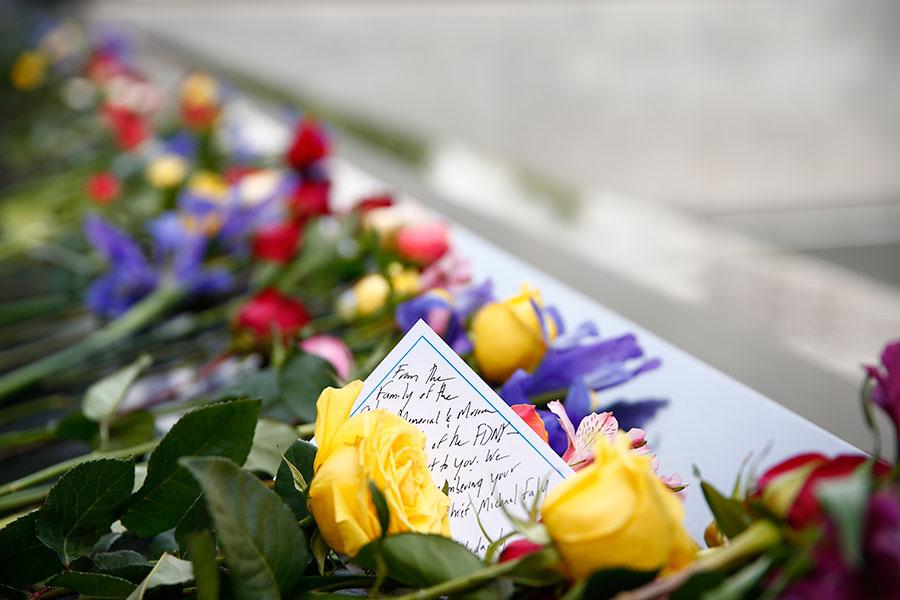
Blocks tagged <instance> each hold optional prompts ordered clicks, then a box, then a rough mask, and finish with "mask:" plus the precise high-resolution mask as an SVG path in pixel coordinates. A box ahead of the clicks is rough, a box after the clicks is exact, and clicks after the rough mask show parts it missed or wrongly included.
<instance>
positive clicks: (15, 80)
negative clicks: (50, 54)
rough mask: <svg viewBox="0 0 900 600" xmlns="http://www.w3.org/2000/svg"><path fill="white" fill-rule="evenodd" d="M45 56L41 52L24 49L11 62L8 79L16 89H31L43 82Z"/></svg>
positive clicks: (45, 69) (45, 71) (45, 66)
mask: <svg viewBox="0 0 900 600" xmlns="http://www.w3.org/2000/svg"><path fill="white" fill-rule="evenodd" d="M46 73H47V57H46V56H45V55H44V53H43V52H36V51H33V50H26V51H25V52H22V53H21V54H20V55H19V56H18V58H16V62H15V63H13V66H12V69H11V70H10V73H9V79H10V81H11V82H12V85H13V87H14V88H16V89H17V90H33V89H34V88H36V87H38V86H40V85H41V84H42V83H44V76H45V75H46Z"/></svg>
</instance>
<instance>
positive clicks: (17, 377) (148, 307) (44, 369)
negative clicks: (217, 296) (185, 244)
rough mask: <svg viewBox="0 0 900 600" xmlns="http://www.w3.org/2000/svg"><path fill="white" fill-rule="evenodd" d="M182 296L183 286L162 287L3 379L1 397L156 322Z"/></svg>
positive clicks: (0, 385)
mask: <svg viewBox="0 0 900 600" xmlns="http://www.w3.org/2000/svg"><path fill="white" fill-rule="evenodd" d="M183 296H184V290H183V289H182V288H180V287H176V286H165V287H161V288H159V289H158V290H156V291H155V292H153V293H152V294H150V295H149V296H147V297H146V298H144V299H143V300H141V301H140V302H139V303H137V304H135V305H134V306H133V307H131V309H130V310H129V311H128V312H126V313H125V314H123V315H122V316H121V317H119V318H117V319H116V320H114V321H111V322H109V323H108V324H107V325H105V326H104V327H103V328H101V329H99V330H98V331H96V332H95V333H94V334H92V335H91V336H89V337H87V338H85V339H84V340H82V341H80V342H78V343H76V344H73V345H71V346H69V347H68V348H64V349H62V350H60V351H59V352H55V353H53V354H50V355H49V356H45V357H44V358H41V359H39V360H36V361H34V362H32V363H30V364H27V365H25V366H23V367H20V368H18V369H16V370H15V371H11V372H10V373H7V374H6V375H3V376H2V377H0V398H4V397H6V396H9V395H10V394H13V393H15V392H18V391H21V390H23V389H25V388H27V387H28V386H31V385H33V384H35V383H37V382H39V381H41V380H42V379H44V378H45V377H47V376H49V375H52V374H54V373H56V372H57V371H61V370H64V369H69V368H71V367H73V366H75V365H77V364H79V363H80V362H82V361H83V360H85V359H86V358H88V357H89V356H91V355H92V354H95V353H96V352H98V351H100V350H103V349H104V348H106V347H107V346H109V345H110V344H112V343H114V342H117V341H119V340H121V339H122V338H124V337H127V336H129V335H131V334H132V333H134V332H136V331H138V330H140V329H141V328H143V327H145V326H146V325H148V324H149V323H151V322H153V321H154V320H156V319H157V318H158V317H159V316H160V315H162V314H165V313H166V312H167V311H168V310H170V309H171V308H172V307H173V306H174V305H175V304H177V303H178V301H179V300H181V298H182V297H183Z"/></svg>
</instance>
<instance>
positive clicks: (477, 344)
mask: <svg viewBox="0 0 900 600" xmlns="http://www.w3.org/2000/svg"><path fill="white" fill-rule="evenodd" d="M543 308H544V304H543V302H542V301H541V295H540V292H538V291H537V290H535V289H533V288H529V287H527V286H523V288H522V291H521V292H520V293H519V294H518V295H516V296H513V297H512V298H508V299H506V300H503V301H502V302H491V303H490V304H486V305H485V306H484V307H482V308H481V310H479V311H478V312H477V313H476V314H475V317H474V319H473V320H472V331H471V335H472V344H473V346H474V350H475V360H476V361H477V362H478V367H479V369H480V370H481V374H482V375H483V376H484V378H485V379H487V380H488V381H491V382H494V383H500V382H503V381H506V380H507V379H509V377H510V375H512V374H513V373H514V372H515V371H516V370H517V369H524V370H526V371H531V370H533V369H534V368H535V367H537V365H538V363H540V362H541V358H543V357H544V353H545V352H546V351H547V345H548V344H549V343H550V342H551V341H552V340H553V339H554V338H555V337H556V322H555V321H554V320H553V319H552V318H550V317H549V316H548V315H546V314H545V313H544V310H543Z"/></svg>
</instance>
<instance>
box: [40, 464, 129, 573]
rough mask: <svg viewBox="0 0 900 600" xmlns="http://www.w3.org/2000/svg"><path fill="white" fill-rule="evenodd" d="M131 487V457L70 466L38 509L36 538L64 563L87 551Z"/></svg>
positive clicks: (126, 496)
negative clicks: (54, 552)
mask: <svg viewBox="0 0 900 600" xmlns="http://www.w3.org/2000/svg"><path fill="white" fill-rule="evenodd" d="M133 487H134V461H133V460H130V459H129V460H118V459H113V458H103V459H100V460H92V461H88V462H85V463H82V464H80V465H78V466H76V467H73V468H72V469H70V470H69V471H68V472H66V473H65V474H64V475H63V476H62V477H60V478H59V481H57V482H56V485H54V486H53V487H52V488H51V489H50V493H49V494H47V500H46V501H45V502H44V505H43V506H42V507H41V509H40V511H38V515H37V522H36V524H35V530H36V532H37V536H38V538H40V540H41V541H42V542H44V543H45V544H47V546H49V547H50V548H52V549H53V550H54V551H56V554H57V555H58V556H59V559H60V560H61V561H62V562H63V564H65V565H68V564H69V563H71V562H72V561H73V560H75V559H76V558H79V557H81V556H86V555H87V554H90V552H91V549H92V547H93V545H94V543H95V542H96V541H97V540H98V539H99V538H100V536H102V535H103V534H104V533H106V532H108V531H109V526H110V525H112V523H113V521H115V520H116V516H117V515H118V512H117V509H118V508H119V506H121V504H122V503H123V502H124V501H125V500H126V499H127V498H128V496H129V495H130V494H131V490H132V488H133Z"/></svg>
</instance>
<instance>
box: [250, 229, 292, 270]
mask: <svg viewBox="0 0 900 600" xmlns="http://www.w3.org/2000/svg"><path fill="white" fill-rule="evenodd" d="M299 244H300V224H299V223H296V222H294V221H287V222H285V223H276V224H274V225H266V226H265V227H263V228H261V229H260V230H259V231H258V232H257V233H256V235H255V236H253V255H254V256H255V257H257V258H260V259H262V260H270V261H273V262H278V263H287V262H290V260H291V259H292V258H294V255H295V254H297V247H298V245H299Z"/></svg>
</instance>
